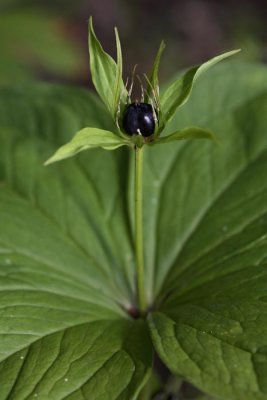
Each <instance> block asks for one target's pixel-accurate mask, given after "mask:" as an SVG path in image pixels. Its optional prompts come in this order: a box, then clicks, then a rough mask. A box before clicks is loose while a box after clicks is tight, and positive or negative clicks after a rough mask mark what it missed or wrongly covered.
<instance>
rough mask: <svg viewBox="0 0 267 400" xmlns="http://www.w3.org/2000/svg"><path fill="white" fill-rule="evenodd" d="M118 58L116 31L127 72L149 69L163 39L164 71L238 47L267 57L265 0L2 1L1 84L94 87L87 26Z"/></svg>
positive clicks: (254, 57)
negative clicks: (36, 82)
mask: <svg viewBox="0 0 267 400" xmlns="http://www.w3.org/2000/svg"><path fill="white" fill-rule="evenodd" d="M90 15H92V16H93V17H94V24H95V30H96V33H97V35H98V37H99V38H100V40H101V42H102V43H103V45H104V48H105V49H106V50H107V51H108V52H110V53H111V54H112V55H114V56H115V42H114V34H113V27H114V26H115V25H116V26H117V27H118V28H119V32H120V36H121V41H122V47H123V54H124V76H125V77H126V76H127V75H130V74H131V70H132V68H133V66H134V65H135V64H138V71H139V73H142V72H148V71H149V69H150V66H151V63H152V60H153V57H154V55H155V52H156V50H157V47H158V45H159V42H160V41H161V39H164V40H165V41H166V43H167V50H166V52H165V57H164V58H163V62H162V68H161V72H160V76H161V79H162V80H163V81H164V80H166V79H168V78H170V77H171V75H172V74H173V73H174V72H175V71H177V69H179V68H182V67H185V66H187V65H191V64H195V63H199V62H201V61H203V60H205V59H207V58H209V57H211V56H214V55H216V54H217V53H219V52H223V51H225V50H230V49H233V48H239V47H241V48H242V49H243V52H242V55H241V56H240V57H242V58H243V59H246V60H251V61H261V62H262V61H263V62H265V61H266V60H267V30H266V29H265V25H266V20H267V3H266V1H263V0H253V1H252V0H235V1H233V0H231V1H230V0H224V1H212V0H186V1H178V0H166V1H163V0H144V1H125V0H124V1H123V0H75V1H68V0H38V1H36V0H0V83H10V82H14V81H25V80H32V79H42V80H48V81H57V82H59V81H60V82H70V83H76V84H81V85H90V79H89V73H88V51H87V24H88V18H89V16H90Z"/></svg>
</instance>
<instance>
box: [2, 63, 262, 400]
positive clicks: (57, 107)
mask: <svg viewBox="0 0 267 400" xmlns="http://www.w3.org/2000/svg"><path fill="white" fill-rule="evenodd" d="M149 97H151V93H149ZM148 101H149V100H148V99H146V98H145V99H144V102H145V103H147V102H148ZM266 109H267V71H266V68H265V67H261V66H257V65H250V64H249V65H247V64H242V63H237V64H235V63H223V64H221V65H219V66H218V67H216V68H215V69H214V70H212V71H211V73H210V74H205V75H204V76H203V78H202V79H201V80H199V82H198V84H197V85H195V88H194V91H193V93H192V96H191V97H190V100H189V101H188V103H187V104H186V105H185V106H184V107H183V108H181V109H179V112H178V113H177V114H175V115H174V116H173V119H172V120H171V121H169V125H168V126H169V127H168V131H165V132H162V133H161V134H160V136H159V137H160V139H164V138H165V137H166V138H167V134H166V132H175V131H177V130H178V131H181V130H183V129H186V127H187V126H188V122H191V123H192V125H193V126H204V127H208V128H209V129H210V130H211V131H215V132H216V134H217V135H218V138H219V139H221V140H222V141H223V146H214V145H213V143H210V142H209V141H203V142H201V143H200V142H197V141H183V142H180V143H179V145H174V143H170V144H168V143H166V144H165V145H164V146H158V145H154V144H158V142H157V141H154V144H153V145H151V144H149V143H146V144H145V145H144V146H143V147H142V151H143V152H144V154H143V156H144V157H143V158H142V161H143V170H144V171H143V176H142V177H143V185H142V190H143V198H144V201H143V204H142V209H141V211H142V213H143V215H142V222H143V224H142V228H143V229H142V230H143V237H144V242H143V244H144V246H143V255H144V282H145V287H144V289H145V300H146V301H147V304H154V310H151V312H150V313H149V316H148V317H147V319H144V318H140V319H138V320H133V319H132V318H129V314H127V313H126V312H125V309H130V307H131V306H132V305H133V304H134V305H135V301H136V287H135V260H134V258H135V255H134V243H133V242H134V240H133V237H134V234H135V228H134V226H135V222H134V212H133V211H134V192H133V188H134V175H135V174H134V171H135V167H134V163H132V161H133V159H132V158H133V156H134V154H135V151H134V150H133V151H128V148H129V146H128V145H127V146H128V148H126V147H124V148H123V147H122V148H120V149H118V150H116V151H114V152H104V151H103V150H102V149H94V150H93V151H91V152H81V153H80V154H79V155H77V156H76V157H73V158H71V159H69V160H66V161H65V162H62V163H57V164H55V165H52V166H51V167H50V168H43V166H42V162H43V159H44V157H45V156H46V155H47V156H48V155H49V154H51V152H52V151H53V150H54V149H55V148H56V147H57V146H59V145H60V144H61V143H64V142H67V141H68V140H70V138H71V137H72V135H73V132H75V131H79V130H80V129H81V128H83V127H84V126H95V127H96V128H97V129H102V130H106V131H110V132H113V131H114V133H117V131H116V128H114V127H113V126H114V124H113V122H112V120H111V119H110V118H109V116H108V114H107V113H106V112H105V109H104V107H103V106H102V105H101V103H100V102H99V101H98V99H96V98H95V97H94V96H93V94H91V93H88V91H85V90H83V89H78V88H67V87H65V86H64V87H61V86H57V85H44V84H38V85H36V84H35V85H33V86H30V87H29V86H27V87H25V86H23V85H22V86H16V87H13V88H12V87H11V88H8V87H5V88H3V87H2V88H0V143H1V146H0V179H1V186H0V226H1V228H2V229H0V335H1V340H0V383H1V384H0V399H15V400H26V399H32V398H33V399H35V398H37V399H38V398H39V399H43V400H47V399H55V400H61V399H68V400H69V399H70V400H76V399H77V400H80V399H89V400H91V399H92V400H95V399H96V400H100V399H101V400H103V399H104V400H130V399H131V400H136V399H138V400H139V399H141V398H142V399H144V398H146V399H149V398H153V394H155V390H157V389H155V390H154V389H153V384H152V383H153V382H151V384H152V386H150V383H149V382H148V383H147V384H146V388H145V390H144V392H143V391H142V393H140V390H141V388H142V387H143V385H144V384H145V382H146V381H147V379H148V378H149V376H151V373H152V371H151V366H152V352H155V351H156V352H157V353H158V354H159V356H160V358H161V359H162V360H163V362H164V363H165V364H166V366H168V368H169V369H170V370H171V371H172V373H173V374H175V375H178V376H180V377H181V376H182V377H183V379H185V380H187V381H189V382H192V383H194V385H196V386H197V387H199V388H201V389H202V390H203V391H206V392H208V393H209V394H211V395H212V394H213V395H214V396H216V397H218V398H223V399H227V400H231V399H233V400H244V399H245V400H254V399H256V400H265V399H266V395H267V381H266V376H267V356H266V351H265V350H266V346H267V339H266V338H267V323H266V315H267V305H266V304H267V303H266V291H267V284H266V282H267V279H266V278H267V272H266V271H267V270H266V259H267V240H266V232H267V181H266V169H267V140H266V135H265V133H264V132H265V131H266V125H267V113H266ZM110 115H112V114H111V113H110ZM115 120H116V119H115V118H114V121H115ZM114 129H115V130H114ZM130 147H132V148H133V149H134V145H131V146H130ZM138 165H140V164H138ZM167 295H168V297H167ZM122 306H123V309H122ZM152 342H153V345H152ZM152 381H153V380H152ZM161 386H162V384H161ZM162 390H163V389H162ZM169 395H170V393H169ZM162 396H163V394H161V397H162ZM157 397H158V396H157ZM165 397H167V394H166V396H165ZM153 400H154V399H153Z"/></svg>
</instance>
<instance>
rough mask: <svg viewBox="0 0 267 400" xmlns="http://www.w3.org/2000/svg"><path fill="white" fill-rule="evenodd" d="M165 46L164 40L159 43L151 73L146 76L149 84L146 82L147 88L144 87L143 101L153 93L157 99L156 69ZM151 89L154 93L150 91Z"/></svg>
mask: <svg viewBox="0 0 267 400" xmlns="http://www.w3.org/2000/svg"><path fill="white" fill-rule="evenodd" d="M165 47H166V45H165V43H164V41H162V42H161V43H160V46H159V49H158V52H157V55H156V58H155V61H154V65H153V68H152V71H151V74H150V76H149V78H148V81H149V83H150V84H148V85H147V88H146V97H145V101H148V100H149V97H151V96H152V97H153V95H155V96H156V97H157V99H158V100H159V80H158V70H159V64H160V59H161V56H162V53H163V51H164V49H165ZM152 91H153V92H154V93H152Z"/></svg>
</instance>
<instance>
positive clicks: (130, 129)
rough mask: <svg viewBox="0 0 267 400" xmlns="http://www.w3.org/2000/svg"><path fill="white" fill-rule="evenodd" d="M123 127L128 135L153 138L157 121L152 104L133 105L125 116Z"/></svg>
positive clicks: (128, 108) (126, 111)
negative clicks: (139, 134)
mask: <svg viewBox="0 0 267 400" xmlns="http://www.w3.org/2000/svg"><path fill="white" fill-rule="evenodd" d="M122 126H123V129H124V130H125V132H126V133H128V135H134V134H138V133H139V132H140V133H141V134H142V135H143V136H151V135H153V133H154V132H155V119H154V113H153V108H152V106H151V104H147V103H132V104H130V105H129V106H128V107H127V108H126V110H125V112H124V115H123V120H122Z"/></svg>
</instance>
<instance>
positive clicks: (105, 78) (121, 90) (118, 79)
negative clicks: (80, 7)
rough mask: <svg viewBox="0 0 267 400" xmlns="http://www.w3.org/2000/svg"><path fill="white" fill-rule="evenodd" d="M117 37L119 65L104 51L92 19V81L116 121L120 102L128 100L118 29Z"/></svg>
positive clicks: (90, 47) (90, 49) (90, 30)
mask: <svg viewBox="0 0 267 400" xmlns="http://www.w3.org/2000/svg"><path fill="white" fill-rule="evenodd" d="M115 36H116V45H117V64H116V62H115V61H114V60H113V58H112V57H110V55H109V54H107V53H106V52H105V51H104V50H103V48H102V46H101V44H100V42H99V40H98V39H97V37H96V35H95V32H94V28H93V20H92V17H91V18H90V22H89V53H90V70H91V75H92V81H93V84H94V86H95V89H96V91H97V93H98V94H99V96H100V97H101V99H102V101H103V102H104V103H105V105H106V106H107V108H108V110H109V112H110V113H111V115H112V116H113V118H114V119H116V116H117V113H118V108H119V102H120V100H121V101H122V102H126V98H127V92H126V88H125V86H124V83H123V80H122V55H121V46H120V39H119V35H118V32H117V29H115Z"/></svg>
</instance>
